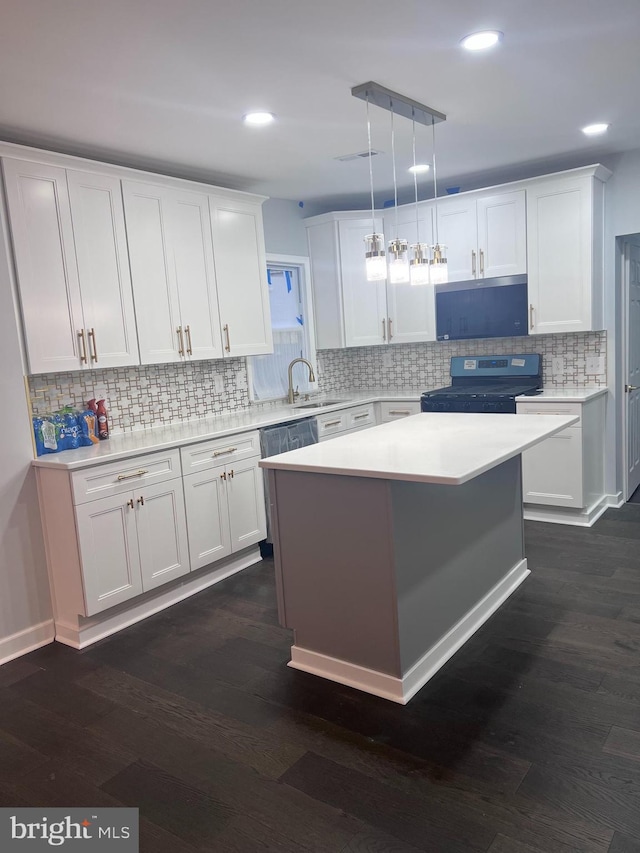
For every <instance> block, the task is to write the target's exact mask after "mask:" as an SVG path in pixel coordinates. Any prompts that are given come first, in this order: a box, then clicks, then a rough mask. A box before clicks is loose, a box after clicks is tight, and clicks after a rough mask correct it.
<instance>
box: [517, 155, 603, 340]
mask: <svg viewBox="0 0 640 853" xmlns="http://www.w3.org/2000/svg"><path fill="white" fill-rule="evenodd" d="M609 174H610V173H609V172H608V170H607V169H604V168H603V167H601V166H597V167H590V168H588V169H576V170H575V171H574V172H570V173H566V174H564V175H559V176H555V177H553V178H549V179H544V180H539V181H535V182H532V183H531V185H530V186H528V187H527V223H528V272H529V276H528V282H529V334H535V335H539V334H546V333H556V332H588V331H597V330H599V329H602V327H603V288H602V281H603V241H604V236H603V232H604V183H603V181H605V180H607V178H608V177H609Z"/></svg>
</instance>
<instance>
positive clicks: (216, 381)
mask: <svg viewBox="0 0 640 853" xmlns="http://www.w3.org/2000/svg"><path fill="white" fill-rule="evenodd" d="M213 387H214V388H215V390H216V394H223V393H224V379H223V378H222V376H214V377H213Z"/></svg>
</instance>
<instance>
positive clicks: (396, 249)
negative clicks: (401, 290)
mask: <svg viewBox="0 0 640 853" xmlns="http://www.w3.org/2000/svg"><path fill="white" fill-rule="evenodd" d="M389 281H390V282H391V284H408V283H409V247H408V245H407V241H406V240H400V239H399V238H398V237H396V239H395V240H392V241H391V242H390V243H389Z"/></svg>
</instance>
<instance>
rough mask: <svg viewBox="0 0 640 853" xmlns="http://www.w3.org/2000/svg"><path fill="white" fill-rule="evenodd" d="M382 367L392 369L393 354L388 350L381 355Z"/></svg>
mask: <svg viewBox="0 0 640 853" xmlns="http://www.w3.org/2000/svg"><path fill="white" fill-rule="evenodd" d="M382 366H383V367H387V368H389V367H393V353H391V352H390V351H389V350H388V349H387V350H385V351H384V352H383V353H382Z"/></svg>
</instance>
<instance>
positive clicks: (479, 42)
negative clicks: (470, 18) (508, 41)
mask: <svg viewBox="0 0 640 853" xmlns="http://www.w3.org/2000/svg"><path fill="white" fill-rule="evenodd" d="M499 41H502V33H501V32H500V31H499V30H482V31H481V32H479V33H471V34H470V35H468V36H465V37H464V38H463V39H461V40H460V44H461V45H462V46H463V47H466V49H467V50H486V49H487V48H488V47H493V46H494V45H496V44H498V42H499Z"/></svg>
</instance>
